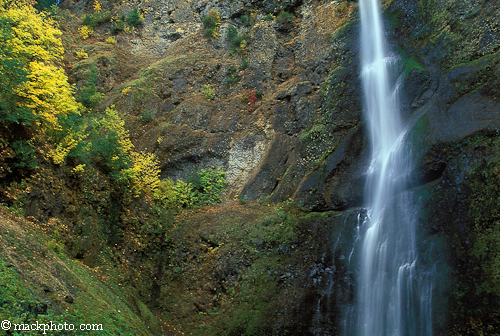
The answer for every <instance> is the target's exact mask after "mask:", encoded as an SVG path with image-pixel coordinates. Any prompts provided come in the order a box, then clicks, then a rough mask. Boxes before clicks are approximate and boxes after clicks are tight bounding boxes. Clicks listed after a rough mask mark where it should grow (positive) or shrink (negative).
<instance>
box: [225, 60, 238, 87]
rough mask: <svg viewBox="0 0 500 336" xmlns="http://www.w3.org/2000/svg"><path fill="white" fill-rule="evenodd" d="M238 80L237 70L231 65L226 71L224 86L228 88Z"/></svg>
mask: <svg viewBox="0 0 500 336" xmlns="http://www.w3.org/2000/svg"><path fill="white" fill-rule="evenodd" d="M239 79H240V75H239V74H238V70H237V69H236V67H235V66H234V65H231V66H230V67H229V68H228V69H227V77H226V84H227V85H228V86H232V85H233V84H234V83H236V82H237V81H238V80H239Z"/></svg>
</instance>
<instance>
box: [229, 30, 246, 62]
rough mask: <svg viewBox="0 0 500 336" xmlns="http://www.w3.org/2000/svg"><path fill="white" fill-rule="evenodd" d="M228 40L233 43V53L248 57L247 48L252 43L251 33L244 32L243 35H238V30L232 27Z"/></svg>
mask: <svg viewBox="0 0 500 336" xmlns="http://www.w3.org/2000/svg"><path fill="white" fill-rule="evenodd" d="M226 36H227V39H228V40H229V41H230V42H231V45H232V48H233V53H235V54H240V55H242V56H246V54H247V51H248V50H247V47H248V43H249V41H250V38H251V36H250V33H249V32H244V33H242V34H238V30H237V29H236V28H235V27H233V26H231V27H229V28H228V30H227V35H226Z"/></svg>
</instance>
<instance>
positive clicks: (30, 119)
mask: <svg viewBox="0 0 500 336" xmlns="http://www.w3.org/2000/svg"><path fill="white" fill-rule="evenodd" d="M0 22H1V23H2V24H1V28H0V35H1V36H0V50H3V51H4V52H0V59H1V60H0V68H2V64H8V63H9V62H14V63H15V64H16V67H7V66H4V67H3V68H2V69H1V70H2V74H1V75H0V86H4V87H6V88H8V89H9V90H5V91H4V92H3V93H0V104H1V105H0V118H1V120H0V122H2V123H4V124H5V123H9V122H15V123H22V124H24V125H30V126H34V128H35V130H36V131H52V130H54V129H60V126H59V125H58V121H57V119H58V116H60V115H67V114H69V113H78V111H79V109H80V105H79V104H78V103H77V102H76V101H75V99H74V97H73V90H72V88H71V87H70V85H69V84H68V79H67V76H66V75H65V73H64V71H63V70H62V68H60V67H59V66H58V64H57V62H59V61H60V60H62V55H63V53H64V49H63V47H62V43H61V40H60V38H59V36H60V35H61V34H62V33H61V31H60V30H59V29H57V28H56V23H55V22H54V21H53V20H52V19H50V18H49V17H48V16H47V15H46V14H44V13H39V12H37V11H36V9H35V8H33V7H32V6H31V5H29V4H27V3H23V2H18V3H16V2H7V1H4V0H0ZM14 71H16V72H17V74H14V73H13V72H14ZM9 72H10V73H9ZM21 75H22V76H23V78H21V77H20V76H21ZM13 76H17V78H18V79H19V80H18V81H17V82H12V81H11V80H10V78H11V77H13ZM6 100H9V102H6ZM2 102H3V104H2ZM4 116H6V117H4ZM6 126H7V125H6Z"/></svg>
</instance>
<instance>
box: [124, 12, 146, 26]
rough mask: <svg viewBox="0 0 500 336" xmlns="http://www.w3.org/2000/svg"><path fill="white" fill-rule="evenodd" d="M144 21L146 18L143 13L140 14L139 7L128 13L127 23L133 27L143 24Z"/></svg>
mask: <svg viewBox="0 0 500 336" xmlns="http://www.w3.org/2000/svg"><path fill="white" fill-rule="evenodd" d="M143 21H144V18H143V17H142V15H141V14H139V10H138V9H137V8H134V9H133V10H132V11H131V12H130V13H128V15H127V23H128V24H129V25H131V26H132V27H137V26H139V25H141V24H142V22H143Z"/></svg>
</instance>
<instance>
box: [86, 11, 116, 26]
mask: <svg viewBox="0 0 500 336" xmlns="http://www.w3.org/2000/svg"><path fill="white" fill-rule="evenodd" d="M111 19H112V17H111V12H96V13H94V14H87V15H85V16H84V17H83V22H82V25H83V26H88V27H90V28H95V27H97V25H99V24H102V23H105V22H110V21H111Z"/></svg>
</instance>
